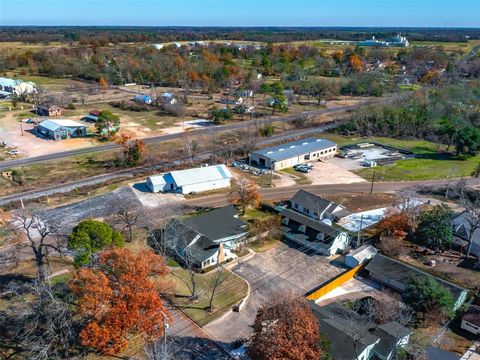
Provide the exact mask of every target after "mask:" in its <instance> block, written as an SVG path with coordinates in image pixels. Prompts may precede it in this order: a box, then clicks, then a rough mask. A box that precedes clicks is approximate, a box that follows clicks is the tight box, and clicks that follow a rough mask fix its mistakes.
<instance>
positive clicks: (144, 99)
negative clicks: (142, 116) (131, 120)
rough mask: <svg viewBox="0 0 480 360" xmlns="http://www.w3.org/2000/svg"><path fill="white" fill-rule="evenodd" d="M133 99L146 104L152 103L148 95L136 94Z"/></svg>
mask: <svg viewBox="0 0 480 360" xmlns="http://www.w3.org/2000/svg"><path fill="white" fill-rule="evenodd" d="M133 100H134V101H136V102H139V103H143V104H147V105H150V104H151V103H152V97H151V96H148V95H136V96H135V97H134V98H133Z"/></svg>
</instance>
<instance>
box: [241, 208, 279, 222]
mask: <svg viewBox="0 0 480 360" xmlns="http://www.w3.org/2000/svg"><path fill="white" fill-rule="evenodd" d="M271 215H272V214H271V213H268V212H265V211H262V210H260V209H256V208H248V209H247V210H246V211H245V215H243V216H241V218H242V220H244V221H249V220H253V219H266V218H267V217H269V216H271Z"/></svg>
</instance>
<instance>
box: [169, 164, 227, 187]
mask: <svg viewBox="0 0 480 360" xmlns="http://www.w3.org/2000/svg"><path fill="white" fill-rule="evenodd" d="M170 174H171V175H172V178H173V180H174V181H175V184H176V185H177V186H185V185H192V184H198V183H203V182H209V181H215V180H223V179H231V178H232V174H231V173H230V171H229V170H228V169H227V167H226V166H225V165H223V164H222V165H213V166H207V167H200V168H194V169H187V170H178V171H172V172H171V173H170Z"/></svg>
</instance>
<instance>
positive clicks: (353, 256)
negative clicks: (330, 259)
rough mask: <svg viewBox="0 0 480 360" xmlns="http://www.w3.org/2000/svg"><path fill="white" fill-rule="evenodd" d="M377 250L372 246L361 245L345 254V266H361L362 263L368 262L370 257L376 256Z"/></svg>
mask: <svg viewBox="0 0 480 360" xmlns="http://www.w3.org/2000/svg"><path fill="white" fill-rule="evenodd" d="M377 253H378V250H377V249H376V248H375V247H373V246H372V245H363V246H360V247H359V248H358V249H355V250H353V251H351V252H349V253H348V254H347V256H346V257H345V265H347V266H348V267H351V268H354V267H357V266H358V265H360V264H363V262H364V261H366V260H370V259H371V258H372V257H374V256H375V255H377Z"/></svg>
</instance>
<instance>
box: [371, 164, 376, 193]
mask: <svg viewBox="0 0 480 360" xmlns="http://www.w3.org/2000/svg"><path fill="white" fill-rule="evenodd" d="M374 183H375V170H373V176H372V185H371V186H370V194H373V184H374Z"/></svg>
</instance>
